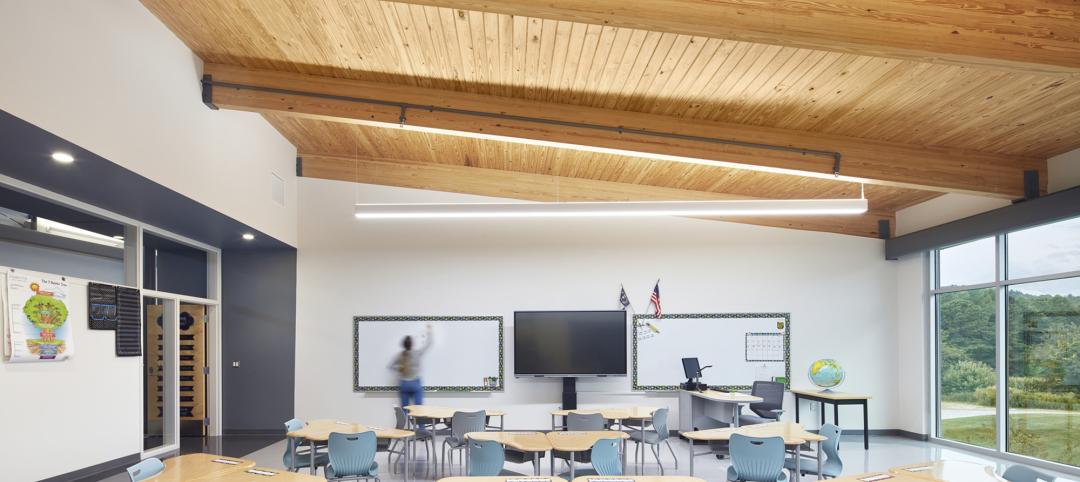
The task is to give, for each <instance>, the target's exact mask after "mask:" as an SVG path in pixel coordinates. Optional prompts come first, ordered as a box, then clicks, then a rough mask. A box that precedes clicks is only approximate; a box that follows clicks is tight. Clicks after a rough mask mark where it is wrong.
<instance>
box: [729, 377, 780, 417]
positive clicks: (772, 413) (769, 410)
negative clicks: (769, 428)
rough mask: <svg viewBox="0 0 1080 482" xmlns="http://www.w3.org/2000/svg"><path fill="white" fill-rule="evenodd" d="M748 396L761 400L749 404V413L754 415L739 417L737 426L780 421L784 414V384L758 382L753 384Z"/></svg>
mask: <svg viewBox="0 0 1080 482" xmlns="http://www.w3.org/2000/svg"><path fill="white" fill-rule="evenodd" d="M750 394H751V395H753V396H755V397H761V398H762V399H763V400H762V401H760V402H757V403H751V404H750V411H751V412H754V413H755V414H756V415H739V425H754V424H759V423H768V422H775V421H777V420H780V414H782V413H784V410H783V408H784V384H783V383H780V382H767V381H762V380H758V381H756V382H754V386H753V388H752V389H751V390H750Z"/></svg>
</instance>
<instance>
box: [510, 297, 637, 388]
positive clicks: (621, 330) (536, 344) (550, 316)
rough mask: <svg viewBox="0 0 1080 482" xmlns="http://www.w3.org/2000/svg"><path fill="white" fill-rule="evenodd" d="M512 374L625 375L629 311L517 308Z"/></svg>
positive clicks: (553, 375)
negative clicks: (530, 309)
mask: <svg viewBox="0 0 1080 482" xmlns="http://www.w3.org/2000/svg"><path fill="white" fill-rule="evenodd" d="M514 375H517V376H552V377H555V376H612V375H626V312H625V311H518V312H515V313H514Z"/></svg>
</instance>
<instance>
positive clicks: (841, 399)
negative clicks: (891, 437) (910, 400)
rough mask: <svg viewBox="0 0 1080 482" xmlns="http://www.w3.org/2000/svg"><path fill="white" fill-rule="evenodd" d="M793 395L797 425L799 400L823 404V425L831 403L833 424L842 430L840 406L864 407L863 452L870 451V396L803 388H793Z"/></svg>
mask: <svg viewBox="0 0 1080 482" xmlns="http://www.w3.org/2000/svg"><path fill="white" fill-rule="evenodd" d="M791 393H792V394H793V395H795V422H796V423H798V422H799V400H810V401H811V402H819V403H821V424H822V425H825V404H826V403H831V404H832V406H833V423H835V424H836V426H837V427H841V428H843V427H842V426H841V425H840V405H862V429H863V450H870V422H869V419H868V418H867V415H866V402H868V401H869V400H870V398H871V397H870V395H863V394H860V393H847V392H823V391H818V390H806V389H802V388H792V389H791Z"/></svg>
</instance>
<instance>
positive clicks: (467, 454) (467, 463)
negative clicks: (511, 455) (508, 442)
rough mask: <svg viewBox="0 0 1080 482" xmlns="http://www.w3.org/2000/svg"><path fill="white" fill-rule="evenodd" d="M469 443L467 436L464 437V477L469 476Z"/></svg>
mask: <svg viewBox="0 0 1080 482" xmlns="http://www.w3.org/2000/svg"><path fill="white" fill-rule="evenodd" d="M469 445H470V444H469V437H465V477H468V476H469ZM504 450H505V449H504Z"/></svg>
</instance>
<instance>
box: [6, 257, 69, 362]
mask: <svg viewBox="0 0 1080 482" xmlns="http://www.w3.org/2000/svg"><path fill="white" fill-rule="evenodd" d="M5 295H6V296H5V300H4V301H5V302H6V304H7V305H6V306H7V308H6V310H5V311H6V313H5V314H6V315H7V339H6V340H5V343H7V344H8V347H7V348H8V351H9V353H8V354H7V357H8V359H9V360H10V361H13V362H31V361H60V360H65V359H67V358H69V357H70V356H71V355H72V354H73V353H74V349H73V346H72V340H71V323H68V284H67V281H66V280H65V279H64V278H63V277H62V276H56V275H50V274H45V273H37V272H34V271H24V270H17V269H12V270H10V271H8V273H7V289H6V290H5Z"/></svg>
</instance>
